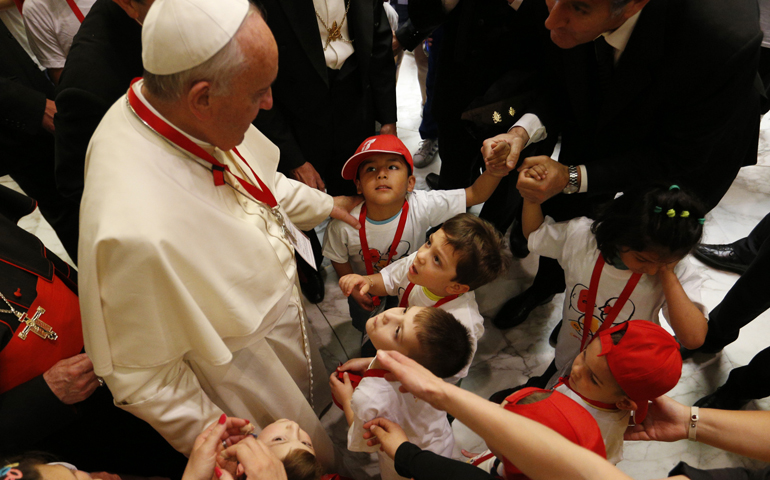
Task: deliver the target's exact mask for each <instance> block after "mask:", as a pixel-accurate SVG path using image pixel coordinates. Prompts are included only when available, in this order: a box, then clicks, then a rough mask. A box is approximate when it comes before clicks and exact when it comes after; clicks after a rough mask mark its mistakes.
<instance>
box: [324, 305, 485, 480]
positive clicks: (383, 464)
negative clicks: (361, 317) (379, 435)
mask: <svg viewBox="0 0 770 480" xmlns="http://www.w3.org/2000/svg"><path fill="white" fill-rule="evenodd" d="M366 330H367V333H368V334H369V338H370V339H371V341H372V343H373V344H374V346H375V348H377V350H380V349H382V350H396V351H398V352H400V353H402V354H404V355H406V356H408V357H410V358H412V359H413V360H415V361H416V362H418V363H420V364H421V365H422V366H424V367H425V368H427V369H428V370H430V371H431V372H432V373H433V374H434V375H436V376H439V377H448V376H452V375H455V374H456V373H457V372H458V371H459V370H460V369H462V368H463V366H464V365H466V364H467V363H468V361H469V359H470V358H471V341H470V335H469V333H468V330H467V329H466V328H465V327H464V326H463V325H461V324H460V323H459V322H458V321H457V320H456V319H455V318H454V317H453V316H452V314H450V313H448V312H445V311H443V310H440V309H437V308H430V307H418V306H412V307H408V308H405V309H404V308H392V309H390V310H386V311H385V312H383V313H380V314H379V315H377V316H374V317H372V318H370V319H369V321H367V322H366ZM339 370H340V373H338V372H335V373H333V374H332V375H331V377H330V379H329V384H330V386H331V389H332V395H333V396H334V398H335V400H336V401H337V402H338V403H339V405H341V406H342V410H343V411H344V412H345V418H346V419H347V421H348V425H350V430H348V449H349V450H351V451H354V452H374V451H377V452H378V455H379V458H380V473H381V475H382V479H383V480H390V479H400V478H402V477H400V476H399V475H398V474H397V473H396V471H395V467H394V465H393V460H391V459H390V458H388V456H387V455H385V454H384V453H382V452H380V451H379V448H378V447H377V446H375V447H371V446H367V445H366V440H364V438H363V433H364V429H363V425H364V424H365V423H366V422H368V421H370V420H372V419H374V418H377V417H385V418H388V419H389V420H391V421H394V422H396V423H398V424H399V425H401V426H402V428H404V430H405V431H406V432H407V435H409V438H411V439H413V441H414V443H415V444H416V445H418V446H419V447H420V448H422V449H425V450H430V451H432V452H434V453H436V454H438V455H443V456H447V457H450V456H451V455H452V449H453V448H454V435H453V433H452V427H451V426H450V425H449V421H448V420H447V417H446V413H445V412H442V411H440V410H436V409H435V408H433V407H432V406H431V405H430V404H428V403H427V402H423V401H420V400H418V399H417V398H416V397H414V396H413V395H412V394H409V393H401V392H400V391H399V385H400V384H399V383H398V382H389V381H387V380H385V378H384V375H385V373H387V371H385V370H382V369H381V366H380V365H379V363H378V361H377V358H376V357H375V358H374V359H370V358H358V359H355V360H350V361H349V362H347V363H345V364H344V365H343V366H341V367H340V368H339ZM349 371H352V372H356V371H359V372H363V378H362V379H361V380H360V383H358V385H357V386H354V385H353V383H352V382H351V378H350V377H351V374H350V373H348V372H349Z"/></svg>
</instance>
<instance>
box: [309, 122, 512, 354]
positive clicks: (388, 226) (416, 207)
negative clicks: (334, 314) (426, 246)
mask: <svg viewBox="0 0 770 480" xmlns="http://www.w3.org/2000/svg"><path fill="white" fill-rule="evenodd" d="M495 148H497V149H499V150H500V151H501V152H505V151H506V150H507V149H510V146H509V145H508V144H505V143H501V144H499V145H497V146H496V147H495ZM506 156H507V155H503V157H506ZM413 170H414V164H413V163H412V155H411V153H409V150H408V149H407V148H406V146H405V145H404V144H403V143H402V142H401V140H399V139H398V137H396V136H394V135H376V136H373V137H369V138H367V139H366V140H364V141H363V143H361V145H360V146H359V147H358V149H357V150H356V153H355V154H354V155H353V156H352V157H350V159H348V161H347V162H346V163H345V165H344V166H343V167H342V177H343V178H344V179H346V180H351V181H353V182H354V183H355V184H356V188H357V190H358V193H359V194H361V195H363V197H364V203H362V204H361V205H359V206H358V207H356V208H355V209H353V211H352V212H351V214H352V215H353V216H358V218H359V220H360V223H361V229H360V230H358V231H357V230H355V229H353V228H352V227H350V226H349V225H347V224H345V223H344V222H338V221H336V220H332V221H331V222H330V223H329V226H328V228H327V229H326V234H325V237H324V248H323V254H324V256H325V257H327V258H328V259H329V260H331V262H332V265H333V266H334V270H335V271H336V272H337V275H338V276H339V277H340V278H342V277H344V276H345V275H348V274H353V273H355V274H358V275H362V276H364V275H374V274H377V273H379V271H380V270H381V269H383V268H384V267H386V266H387V265H389V264H390V263H392V262H395V261H396V260H399V259H401V258H405V257H407V256H409V255H411V254H413V253H415V252H417V250H418V248H420V246H421V245H422V244H423V243H425V237H426V233H427V231H428V229H429V228H430V227H433V226H437V225H440V224H441V223H443V222H444V221H446V220H448V219H450V218H452V217H454V216H455V215H457V214H460V213H464V212H465V210H466V208H467V207H470V206H472V205H476V204H479V203H482V202H484V201H486V200H487V199H488V198H489V197H490V195H492V192H494V190H495V188H497V185H498V184H499V183H500V180H501V178H502V177H504V176H506V175H508V172H509V171H510V170H511V168H508V167H507V166H506V165H505V164H504V163H503V164H502V165H488V167H487V170H486V171H485V172H484V173H483V174H482V175H481V176H480V177H479V178H478V179H477V180H476V181H475V182H474V184H473V185H472V186H470V187H468V188H465V189H457V190H436V191H422V190H418V191H415V190H414V186H415V177H414V175H413ZM348 304H349V306H350V313H351V317H352V319H353V325H354V326H355V327H356V328H357V329H358V330H360V331H361V332H364V331H365V325H366V320H367V319H368V318H369V316H370V314H371V312H372V311H373V310H374V309H375V307H376V306H377V305H379V299H377V298H376V297H372V296H371V295H368V294H367V295H361V294H360V293H359V292H358V291H355V292H353V294H351V295H350V297H349V298H348ZM395 306H397V302H396V303H395V304H388V308H390V307H395ZM369 353H370V354H373V352H369Z"/></svg>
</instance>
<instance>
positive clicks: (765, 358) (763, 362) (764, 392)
mask: <svg viewBox="0 0 770 480" xmlns="http://www.w3.org/2000/svg"><path fill="white" fill-rule="evenodd" d="M768 237H770V215H768V216H766V217H765V218H764V219H762V221H761V222H759V224H758V225H757V226H756V227H755V228H754V230H752V232H751V233H750V234H749V236H748V237H746V238H742V239H741V240H738V241H737V242H735V243H734V244H733V245H734V246H735V249H736V252H737V253H738V255H739V257H740V258H741V259H745V260H747V261H751V264H750V265H749V268H748V270H746V272H745V273H744V274H743V275H741V277H740V278H739V279H738V281H737V282H735V285H733V287H732V288H731V289H730V290H729V291H728V292H727V294H726V295H725V298H724V299H723V300H722V302H721V303H720V304H719V305H717V306H716V307H715V308H714V309H713V310H712V311H711V314H710V315H709V324H708V327H709V329H708V333H707V334H706V343H705V345H704V346H705V347H709V348H711V347H713V348H721V347H724V346H725V345H728V344H730V343H732V342H734V341H735V340H736V339H737V338H738V334H739V332H740V329H741V328H743V327H744V326H745V325H747V324H748V323H750V322H751V321H752V320H754V319H755V318H757V317H758V316H759V315H761V314H762V313H763V312H765V311H766V310H767V309H768V308H770V295H769V294H768V285H770V241H767V239H768ZM725 385H726V386H727V387H728V388H729V391H730V392H731V393H732V394H734V395H735V396H736V397H739V398H746V399H753V398H764V397H767V396H770V347H769V348H766V349H765V350H762V351H761V352H759V353H758V354H757V355H756V356H755V357H754V358H753V359H752V360H751V362H749V364H748V365H746V366H743V367H738V368H735V369H733V370H732V371H731V372H730V376H729V377H728V379H727V383H726V384H725Z"/></svg>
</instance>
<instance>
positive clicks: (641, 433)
mask: <svg viewBox="0 0 770 480" xmlns="http://www.w3.org/2000/svg"><path fill="white" fill-rule="evenodd" d="M689 419H690V407H687V406H685V405H682V404H681V403H679V402H677V401H676V400H674V399H672V398H669V397H667V396H665V395H663V396H662V397H658V398H656V399H655V400H653V401H652V405H650V408H649V410H648V411H647V416H646V417H645V419H644V422H642V423H641V424H640V425H634V426H633V427H628V429H627V430H626V433H625V435H624V436H623V439H624V440H656V441H659V442H675V441H677V440H684V439H685V438H687V431H688V423H689Z"/></svg>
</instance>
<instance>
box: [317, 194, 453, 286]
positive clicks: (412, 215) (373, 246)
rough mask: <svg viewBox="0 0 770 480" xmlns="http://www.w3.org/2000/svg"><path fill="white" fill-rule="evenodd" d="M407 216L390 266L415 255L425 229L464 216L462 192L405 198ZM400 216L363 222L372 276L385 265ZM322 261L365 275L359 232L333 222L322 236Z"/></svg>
mask: <svg viewBox="0 0 770 480" xmlns="http://www.w3.org/2000/svg"><path fill="white" fill-rule="evenodd" d="M406 198H407V201H408V202H409V213H408V214H407V217H406V224H405V225H404V233H403V235H402V236H401V241H400V242H399V244H398V247H397V248H396V255H394V256H393V260H392V261H393V262H395V261H396V260H398V259H400V258H404V257H406V256H407V255H409V254H411V253H412V252H416V251H417V250H418V249H419V248H420V246H421V245H422V244H423V243H425V234H426V233H427V232H428V229H429V228H431V227H434V226H436V225H440V224H442V223H444V222H445V221H447V220H449V219H450V218H452V217H454V216H455V215H459V214H460V213H465V190H464V189H458V190H432V191H424V190H419V191H416V192H412V193H409V194H407V197H406ZM362 205H363V204H361V205H358V206H357V207H356V208H354V209H353V211H352V212H350V213H351V215H353V216H354V217H355V218H358V216H359V214H360V213H361V207H362ZM400 219H401V213H399V214H398V215H396V216H395V217H394V218H392V219H390V220H389V221H388V222H387V223H379V222H378V223H372V222H371V221H370V220H369V219H367V220H366V227H365V228H366V240H367V242H368V244H369V250H370V251H371V252H372V264H373V265H372V266H373V267H374V273H377V272H379V271H380V270H381V269H382V268H383V267H384V266H385V264H386V263H387V261H388V252H389V251H390V246H391V244H392V243H393V239H394V238H395V236H396V230H397V229H398V221H399V220H400ZM323 254H324V257H326V258H328V259H329V260H331V261H332V262H337V263H346V262H348V261H349V262H350V266H351V267H352V268H353V272H355V273H357V274H359V275H366V264H365V263H364V257H363V251H362V249H361V238H360V237H359V234H358V230H356V229H355V228H353V227H351V226H350V225H348V224H347V223H345V222H343V221H342V220H332V221H331V222H330V223H329V226H328V227H327V229H326V235H325V236H324V248H323Z"/></svg>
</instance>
